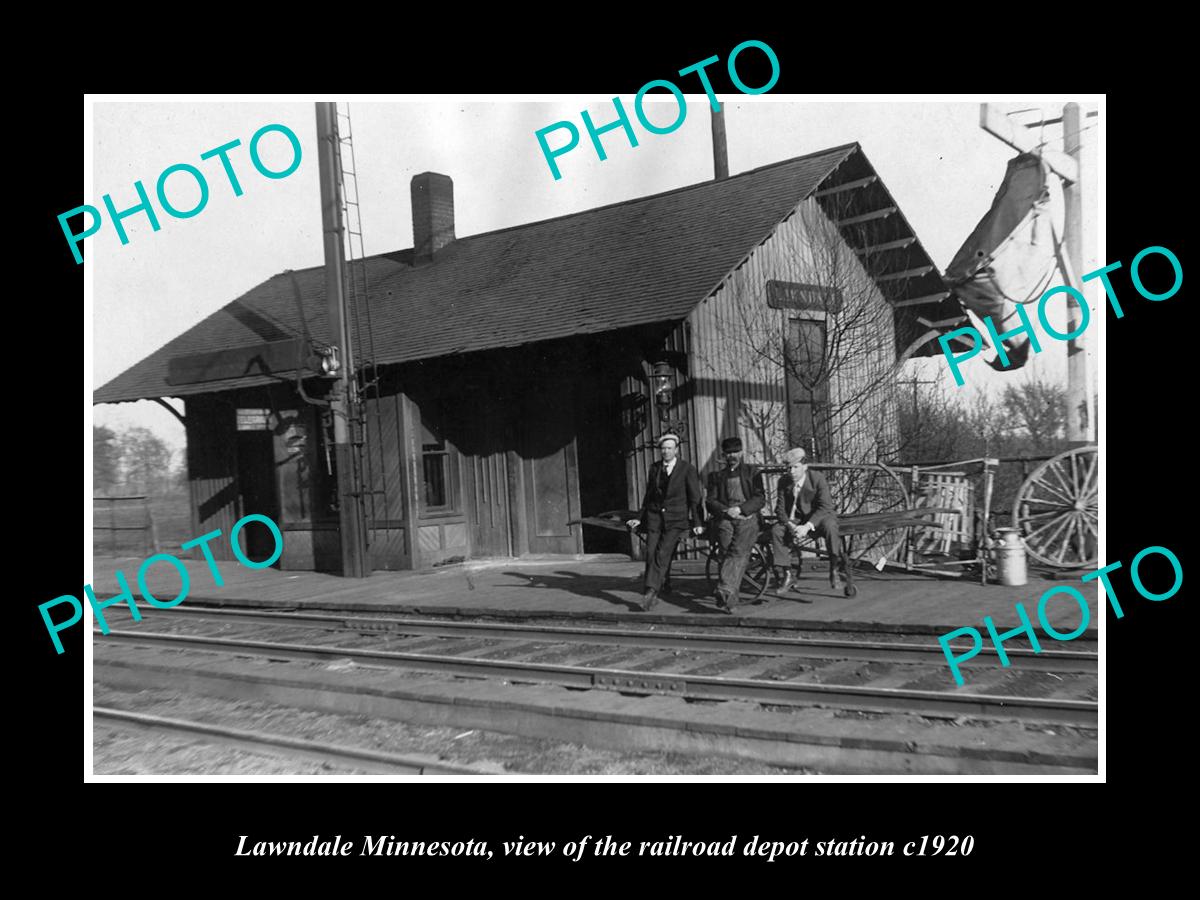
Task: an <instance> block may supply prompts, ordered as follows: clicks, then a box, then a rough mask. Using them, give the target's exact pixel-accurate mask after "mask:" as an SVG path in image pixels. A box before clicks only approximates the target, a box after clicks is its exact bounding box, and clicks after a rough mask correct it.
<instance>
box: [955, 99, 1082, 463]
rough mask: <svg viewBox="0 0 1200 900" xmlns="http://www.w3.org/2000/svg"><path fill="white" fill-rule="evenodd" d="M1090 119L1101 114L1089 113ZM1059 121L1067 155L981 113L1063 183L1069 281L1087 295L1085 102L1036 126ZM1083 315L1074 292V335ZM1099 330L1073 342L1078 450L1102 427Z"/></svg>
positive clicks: (1072, 432)
mask: <svg viewBox="0 0 1200 900" xmlns="http://www.w3.org/2000/svg"><path fill="white" fill-rule="evenodd" d="M1090 115H1095V113H1089V116H1090ZM1059 122H1061V123H1062V126H1063V150H1062V151H1058V150H1052V149H1047V148H1044V147H1042V146H1041V145H1040V143H1041V142H1040V141H1038V139H1037V136H1036V135H1035V133H1034V132H1033V131H1032V130H1031V127H1030V126H1025V125H1020V124H1014V123H1013V122H1012V120H1011V119H1009V118H1008V117H1007V116H1005V115H1004V114H1003V113H1001V112H1000V111H999V110H997V109H996V108H995V107H994V106H991V105H990V104H987V103H984V104H982V105H981V106H980V109H979V127H980V128H982V129H983V130H984V131H986V132H988V133H989V134H991V135H993V136H994V137H997V138H999V139H1000V140H1002V141H1004V143H1006V144H1008V145H1009V146H1010V147H1012V148H1013V149H1015V150H1018V151H1020V152H1022V153H1040V154H1041V157H1042V160H1043V161H1044V162H1045V163H1046V165H1047V166H1048V167H1049V168H1050V170H1051V171H1052V172H1053V173H1054V174H1055V175H1057V176H1058V177H1059V178H1061V179H1062V182H1063V203H1064V205H1065V207H1066V210H1065V213H1066V215H1065V219H1064V222H1063V236H1062V243H1063V247H1064V248H1065V250H1066V257H1067V263H1068V266H1069V267H1070V269H1071V270H1072V271H1070V272H1068V273H1066V279H1065V280H1066V282H1067V283H1068V284H1070V286H1071V287H1073V288H1076V289H1077V290H1079V291H1081V292H1082V291H1083V290H1084V285H1083V284H1082V282H1080V281H1079V277H1080V275H1081V274H1082V272H1083V262H1084V261H1083V248H1084V247H1085V246H1086V247H1087V248H1088V249H1089V251H1093V250H1094V248H1095V246H1096V242H1095V235H1094V234H1091V233H1089V234H1088V235H1084V233H1083V186H1082V184H1081V181H1080V178H1081V172H1082V169H1083V165H1082V159H1081V157H1082V153H1081V150H1082V147H1083V130H1082V127H1081V126H1082V124H1083V116H1082V115H1081V114H1080V110H1079V104H1078V103H1067V104H1066V105H1065V106H1064V107H1063V112H1062V116H1061V118H1057V119H1046V120H1044V121H1041V122H1036V123H1033V124H1034V125H1035V126H1036V125H1051V124H1057V123H1059ZM1089 231H1090V229H1089ZM1085 238H1086V239H1085ZM1099 309H1100V312H1099V313H1096V314H1095V315H1101V314H1103V311H1104V304H1103V303H1101V304H1100V305H1099ZM1081 317H1082V313H1081V312H1080V309H1079V304H1078V302H1077V301H1076V300H1075V298H1074V297H1073V296H1071V295H1070V294H1068V295H1067V331H1068V332H1073V331H1075V329H1076V328H1078V327H1079V323H1080V321H1081V320H1082V318H1081ZM1096 327H1098V326H1089V330H1088V331H1085V332H1084V333H1083V334H1081V335H1080V336H1079V337H1077V338H1072V339H1071V340H1069V341H1068V342H1067V441H1068V442H1069V443H1070V445H1071V446H1072V447H1079V446H1081V445H1084V444H1092V443H1095V440H1096V423H1095V417H1094V416H1093V415H1092V370H1091V366H1089V365H1088V350H1087V340H1086V338H1087V335H1088V333H1089V332H1090V333H1092V334H1095V333H1096Z"/></svg>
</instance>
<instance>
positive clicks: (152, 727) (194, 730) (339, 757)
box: [92, 706, 492, 775]
mask: <svg viewBox="0 0 1200 900" xmlns="http://www.w3.org/2000/svg"><path fill="white" fill-rule="evenodd" d="M92 716H93V718H94V720H95V722H96V723H97V724H99V725H103V726H107V727H111V728H116V729H118V730H136V731H139V732H149V733H154V734H165V735H170V736H172V737H184V738H189V739H193V740H203V741H204V742H206V743H214V744H218V745H220V746H222V747H231V748H234V749H238V750H246V751H249V752H251V753H266V754H268V755H271V756H283V757H285V758H288V759H297V758H300V759H311V760H315V761H316V762H320V763H325V764H328V765H333V766H344V767H347V768H353V769H360V770H365V771H367V772H371V773H376V774H384V775H488V774H492V773H490V772H488V771H486V770H483V769H477V768H474V767H472V766H465V765H456V764H454V763H448V762H444V761H442V760H438V759H435V758H433V757H425V756H398V755H396V754H393V753H382V752H380V751H377V750H366V749H362V748H358V747H346V746H342V745H338V744H325V743H322V742H319V741H309V740H305V739H303V738H294V737H289V736H286V735H278V734H266V733H264V732H259V731H247V730H245V729H241V728H229V727H226V726H223V725H213V724H211V723H208V722H195V721H191V720H186V719H175V718H167V717H164V716H154V715H148V714H146V713H136V712H130V711H127V710H121V709H111V708H108V707H101V706H97V707H94V708H93V710H92Z"/></svg>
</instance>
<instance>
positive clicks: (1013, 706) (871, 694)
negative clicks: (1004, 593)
mask: <svg viewBox="0 0 1200 900" xmlns="http://www.w3.org/2000/svg"><path fill="white" fill-rule="evenodd" d="M92 633H93V636H97V635H101V634H102V633H101V632H100V630H99V629H93V632H92ZM102 643H104V644H116V643H121V644H134V645H137V644H142V645H148V646H152V647H153V646H160V647H170V648H172V649H191V650H202V651H211V652H217V653H230V654H234V655H243V656H244V655H250V656H256V657H265V658H267V659H277V660H305V661H318V662H327V661H329V660H332V659H350V660H352V661H357V662H359V663H361V664H362V665H364V666H367V667H374V668H380V667H391V668H401V669H417V670H421V671H427V672H440V673H448V674H452V675H462V676H467V677H475V678H481V677H482V678H502V679H506V680H508V681H515V682H521V681H526V682H540V683H548V684H556V685H561V686H564V687H576V688H602V689H607V690H613V691H620V692H622V693H631V694H669V695H674V696H681V697H686V698H691V699H709V700H748V701H753V702H758V703H766V704H776V705H812V704H819V705H827V706H835V707H839V708H850V709H870V710H882V711H895V710H901V711H904V712H912V713H917V714H926V713H934V714H948V715H951V716H959V715H968V716H979V717H987V718H1001V719H1021V720H1034V721H1049V722H1069V723H1077V724H1081V725H1084V726H1085V727H1095V726H1096V723H1097V719H1098V704H1096V703H1095V702H1093V701H1086V700H1056V699H1045V698H1040V697H1009V696H1004V695H998V694H996V695H992V694H970V693H965V692H962V691H957V690H956V691H946V692H939V691H921V690H911V689H906V688H872V687H867V686H861V685H833V684H801V683H798V682H790V681H759V680H755V679H747V678H722V677H720V676H712V675H683V674H679V673H667V672H639V671H630V670H624V669H602V668H588V667H584V666H564V665H554V664H549V663H528V662H512V661H508V660H493V659H475V658H468V657H456V656H442V655H435V654H426V653H400V652H394V651H385V650H361V649H356V648H350V647H317V646H311V645H307V644H282V643H274V642H271V641H247V640H233V639H229V638H217V637H199V636H192V635H173V634H155V633H152V632H145V631H123V630H120V631H118V630H111V631H109V633H108V635H107V636H106V639H105V641H104V642H102Z"/></svg>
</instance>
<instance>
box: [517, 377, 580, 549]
mask: <svg viewBox="0 0 1200 900" xmlns="http://www.w3.org/2000/svg"><path fill="white" fill-rule="evenodd" d="M521 429H522V432H523V434H522V440H521V448H520V457H521V467H522V472H521V474H522V478H521V481H522V482H523V484H524V493H525V498H524V500H525V517H524V519H525V529H526V536H527V538H528V547H529V552H530V553H582V552H583V535H582V528H581V526H579V525H569V524H568V522H569V521H570V520H571V519H575V518H578V517H579V474H578V462H577V459H576V454H575V415H574V408H573V403H572V398H571V393H570V392H569V391H563V390H562V389H561V385H560V384H555V383H553V382H546V381H541V382H537V383H535V384H534V385H532V386H530V387H529V388H528V389H527V392H526V395H525V403H524V415H523V416H522V418H521Z"/></svg>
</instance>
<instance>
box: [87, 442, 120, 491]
mask: <svg viewBox="0 0 1200 900" xmlns="http://www.w3.org/2000/svg"><path fill="white" fill-rule="evenodd" d="M120 465H121V453H120V448H119V447H118V446H117V436H116V434H114V433H113V431H112V429H111V428H106V427H105V426H103V425H93V426H92V490H93V491H96V492H97V493H101V494H106V493H108V492H109V491H111V490H112V488H113V487H114V486H115V485H116V483H117V479H118V476H119V469H120Z"/></svg>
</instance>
